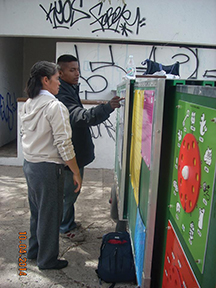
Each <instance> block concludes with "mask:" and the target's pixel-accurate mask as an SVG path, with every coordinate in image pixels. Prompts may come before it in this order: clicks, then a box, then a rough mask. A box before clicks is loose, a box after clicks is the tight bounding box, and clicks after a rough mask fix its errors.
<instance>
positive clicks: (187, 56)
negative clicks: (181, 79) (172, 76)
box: [137, 46, 216, 79]
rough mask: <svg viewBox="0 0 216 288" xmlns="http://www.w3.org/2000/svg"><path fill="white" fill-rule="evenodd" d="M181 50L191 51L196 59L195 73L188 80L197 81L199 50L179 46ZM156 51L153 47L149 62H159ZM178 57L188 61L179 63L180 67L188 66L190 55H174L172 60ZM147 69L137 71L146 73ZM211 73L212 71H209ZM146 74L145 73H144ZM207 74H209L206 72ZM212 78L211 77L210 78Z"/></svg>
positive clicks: (141, 68)
mask: <svg viewBox="0 0 216 288" xmlns="http://www.w3.org/2000/svg"><path fill="white" fill-rule="evenodd" d="M179 48H180V49H183V48H184V49H186V50H189V51H190V52H191V53H192V55H193V56H194V58H195V65H196V66H195V68H194V71H193V72H192V74H191V75H189V76H188V77H187V79H197V76H198V68H199V58H198V49H195V51H193V50H192V49H191V48H190V47H187V46H179ZM156 50H157V47H155V46H153V47H152V49H151V52H150V54H149V58H148V59H149V60H152V61H154V62H157V60H156ZM176 57H185V58H186V59H185V60H184V61H178V62H179V64H180V65H183V64H186V63H188V62H189V61H190V60H191V59H190V57H189V55H187V54H185V53H176V54H174V55H173V56H172V57H171V59H174V58H176ZM146 70H147V68H145V67H137V71H139V72H142V73H143V72H146ZM207 71H208V70H207ZM209 71H210V70H209ZM211 71H214V70H211ZM215 71H216V70H215ZM143 74H144V73H143ZM206 74H207V72H206ZM203 76H206V75H203ZM209 77H211V76H209Z"/></svg>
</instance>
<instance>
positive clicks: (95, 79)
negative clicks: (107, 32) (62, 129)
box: [70, 44, 216, 100]
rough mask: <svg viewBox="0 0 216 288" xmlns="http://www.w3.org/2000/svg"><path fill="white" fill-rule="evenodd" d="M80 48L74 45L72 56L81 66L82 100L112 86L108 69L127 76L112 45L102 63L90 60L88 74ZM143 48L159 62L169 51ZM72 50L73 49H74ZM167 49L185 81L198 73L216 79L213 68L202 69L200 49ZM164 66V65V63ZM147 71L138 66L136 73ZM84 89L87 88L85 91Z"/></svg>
mask: <svg viewBox="0 0 216 288" xmlns="http://www.w3.org/2000/svg"><path fill="white" fill-rule="evenodd" d="M78 46H79V45H76V44H74V45H73V50H74V51H75V53H72V54H74V56H75V57H76V58H77V59H78V62H79V64H80V65H79V66H80V79H81V80H82V85H81V90H80V93H81V97H82V98H84V99H86V100H89V99H91V97H90V96H91V95H92V94H94V95H96V94H99V93H101V92H105V91H107V89H108V85H109V84H110V79H108V78H109V77H110V74H109V73H106V69H107V70H108V69H109V68H110V67H113V68H115V70H118V72H119V74H121V75H122V76H124V75H125V73H126V70H125V67H122V65H119V63H118V61H117V60H116V59H115V58H116V57H117V56H116V55H115V53H113V46H112V45H107V46H106V47H105V48H103V49H104V50H106V52H105V54H104V56H103V57H104V59H101V60H100V61H91V59H89V60H88V63H87V64H88V67H89V70H90V72H91V73H90V74H89V73H86V70H85V69H84V68H83V66H84V65H82V64H83V63H84V62H86V60H84V59H82V56H80V54H82V53H81V52H80V50H79V47H80V49H81V46H79V47H78ZM143 48H144V49H149V51H150V52H149V54H148V56H147V58H148V59H150V60H152V61H159V59H163V53H167V50H166V52H165V51H164V52H163V51H162V52H161V50H160V49H159V47H156V46H152V47H151V46H149V47H148V48H146V47H145V46H144V47H143ZM70 49H72V47H71V48H70ZM166 49H168V50H170V51H172V54H170V56H169V59H170V61H172V64H174V63H176V62H177V61H178V62H179V65H180V70H181V71H182V72H183V75H184V76H183V77H184V79H198V72H199V74H202V76H203V77H204V78H206V79H208V78H209V77H211V78H213V79H214V78H216V70H212V69H210V68H212V67H210V68H209V69H208V70H207V69H204V70H203V67H200V61H201V60H200V57H199V49H198V48H190V47H187V46H180V47H172V48H169V47H167V48H166ZM143 54H144V53H143ZM142 60H145V59H142ZM140 62H141V61H140ZM160 63H161V62H160ZM162 64H164V63H163V62H162ZM85 66H87V65H85ZM188 67H189V68H190V69H189V68H188ZM205 68H206V67H205ZM146 69H147V68H146V67H145V66H136V71H137V74H138V75H143V74H144V73H145V72H146ZM184 71H186V72H184ZM180 76H181V73H180ZM94 83H100V87H98V86H97V88H95V86H94ZM117 84H118V83H115V87H116V85H117ZM82 87H85V88H84V89H83V88H82ZM113 89H115V88H113ZM82 95H83V96H82Z"/></svg>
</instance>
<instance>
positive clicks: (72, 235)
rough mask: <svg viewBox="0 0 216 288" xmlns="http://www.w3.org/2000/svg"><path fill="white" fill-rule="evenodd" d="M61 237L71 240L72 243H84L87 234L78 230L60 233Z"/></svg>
mask: <svg viewBox="0 0 216 288" xmlns="http://www.w3.org/2000/svg"><path fill="white" fill-rule="evenodd" d="M60 236H61V237H62V238H67V239H70V240H71V241H72V242H83V241H84V240H85V234H84V233H83V232H80V231H79V230H78V229H77V228H75V229H73V230H71V231H69V232H66V233H60Z"/></svg>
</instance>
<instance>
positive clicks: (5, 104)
mask: <svg viewBox="0 0 216 288" xmlns="http://www.w3.org/2000/svg"><path fill="white" fill-rule="evenodd" d="M16 110H17V101H16V97H15V93H13V95H11V94H10V93H9V92H7V94H6V96H5V97H4V96H2V95H1V94H0V119H1V121H2V122H6V123H7V125H8V129H9V130H10V131H11V130H12V129H13V127H14V122H15V117H16Z"/></svg>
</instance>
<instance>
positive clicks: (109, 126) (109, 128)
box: [90, 119, 115, 141]
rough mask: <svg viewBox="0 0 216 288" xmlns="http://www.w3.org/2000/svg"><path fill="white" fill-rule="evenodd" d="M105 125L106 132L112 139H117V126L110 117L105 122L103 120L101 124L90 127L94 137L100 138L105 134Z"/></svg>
mask: <svg viewBox="0 0 216 288" xmlns="http://www.w3.org/2000/svg"><path fill="white" fill-rule="evenodd" d="M103 126H104V128H105V132H106V133H107V135H108V136H109V137H110V138H111V139H112V140H114V141H115V127H114V125H113V123H112V122H111V121H110V119H107V120H105V121H104V122H102V123H101V124H99V125H96V126H92V127H90V131H91V136H92V138H94V139H98V138H99V137H103V134H102V131H101V127H103Z"/></svg>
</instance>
